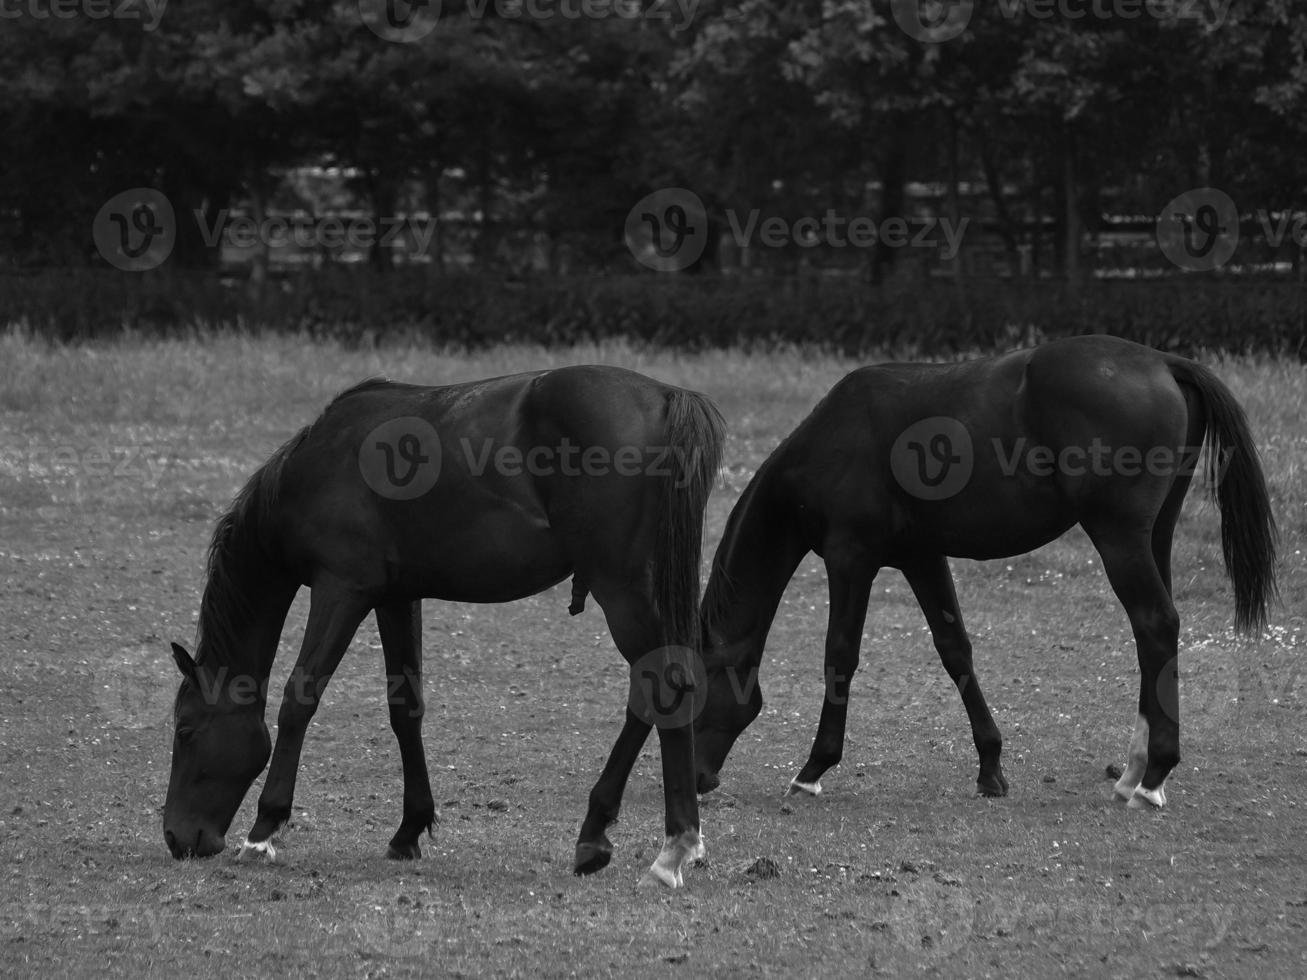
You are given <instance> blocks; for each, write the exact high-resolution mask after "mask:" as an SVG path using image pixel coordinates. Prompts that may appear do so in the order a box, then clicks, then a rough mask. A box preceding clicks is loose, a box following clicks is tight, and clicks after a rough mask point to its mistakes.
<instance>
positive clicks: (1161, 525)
mask: <svg viewBox="0 0 1307 980" xmlns="http://www.w3.org/2000/svg"><path fill="white" fill-rule="evenodd" d="M1197 438H1198V439H1201V434H1199V435H1198V436H1197ZM1190 480H1191V476H1190V474H1189V473H1188V472H1187V471H1186V472H1184V473H1182V474H1181V475H1179V476H1178V477H1177V478H1176V481H1175V483H1174V484H1173V485H1172V487H1171V490H1170V492H1169V493H1168V494H1167V496H1166V501H1165V502H1164V503H1163V504H1162V509H1161V511H1160V512H1159V513H1158V515H1157V520H1156V521H1155V522H1154V523H1153V532H1152V540H1151V545H1152V552H1153V563H1154V564H1155V565H1156V566H1157V574H1158V575H1159V576H1160V577H1161V579H1162V585H1163V586H1164V587H1165V589H1166V594H1167V595H1168V596H1170V597H1171V599H1172V603H1174V595H1175V593H1174V589H1173V587H1172V580H1171V546H1172V542H1173V541H1174V540H1175V527H1176V523H1177V522H1178V521H1179V519H1180V510H1181V508H1182V507H1183V505H1184V498H1185V493H1186V492H1187V491H1188V489H1189V483H1190ZM1177 646H1178V641H1177ZM1178 696H1179V688H1178V685H1177V688H1176V697H1177V698H1178ZM1172 703H1173V704H1175V705H1176V706H1177V707H1178V701H1176V702H1172ZM1147 707H1148V705H1147V698H1146V694H1145V690H1144V681H1143V677H1142V675H1141V676H1140V680H1139V704H1138V715H1137V717H1136V719H1135V728H1134V732H1133V733H1132V734H1131V736H1130V746H1129V748H1128V749H1127V750H1126V765H1125V770H1124V771H1123V772H1122V773H1121V776H1120V778H1119V779H1117V781H1116V783H1115V784H1114V785H1113V786H1112V793H1113V795H1114V796H1115V797H1116V798H1117V799H1119V800H1126V801H1133V800H1134V799H1135V790H1136V789H1137V788H1138V786H1139V784H1140V782H1142V780H1143V778H1144V771H1145V770H1146V769H1147V768H1148V717H1147V715H1146V711H1147ZM1176 720H1177V721H1178V720H1179V718H1178V717H1177V719H1176ZM1159 796H1160V799H1161V801H1162V803H1163V804H1165V801H1166V792H1165V790H1160V789H1159ZM1135 805H1136V806H1139V805H1141V804H1138V803H1137V804H1135Z"/></svg>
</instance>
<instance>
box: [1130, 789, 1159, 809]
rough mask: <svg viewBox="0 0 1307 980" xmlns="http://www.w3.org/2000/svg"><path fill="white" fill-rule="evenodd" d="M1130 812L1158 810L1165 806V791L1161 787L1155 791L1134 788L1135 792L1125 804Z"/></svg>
mask: <svg viewBox="0 0 1307 980" xmlns="http://www.w3.org/2000/svg"><path fill="white" fill-rule="evenodd" d="M1126 805H1127V806H1128V807H1130V809H1131V810H1160V809H1162V807H1164V806H1166V790H1165V789H1163V788H1162V787H1161V786H1159V787H1157V789H1144V788H1143V787H1142V786H1136V787H1135V792H1134V795H1133V796H1132V797H1130V802H1129V803H1127V804H1126Z"/></svg>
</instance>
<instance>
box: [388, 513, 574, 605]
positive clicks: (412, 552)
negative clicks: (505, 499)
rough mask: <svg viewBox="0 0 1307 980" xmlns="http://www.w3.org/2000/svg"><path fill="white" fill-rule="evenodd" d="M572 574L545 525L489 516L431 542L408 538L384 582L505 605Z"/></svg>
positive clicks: (558, 541)
mask: <svg viewBox="0 0 1307 980" xmlns="http://www.w3.org/2000/svg"><path fill="white" fill-rule="evenodd" d="M416 530H417V529H414V528H410V532H414V531H416ZM571 572H572V562H571V559H570V557H569V556H568V555H567V553H566V551H565V549H564V547H563V542H562V540H561V539H560V538H559V536H558V535H557V534H555V533H554V532H553V530H552V529H551V528H550V527H549V526H548V525H547V524H540V523H539V522H536V521H531V520H526V519H523V518H522V517H521V516H520V515H514V514H512V513H504V512H491V513H489V514H483V515H481V516H480V517H478V518H477V519H475V520H472V521H468V522H466V523H465V524H464V525H463V526H461V527H458V528H445V529H444V531H443V533H440V534H436V535H433V536H431V537H427V536H425V535H421V534H417V533H410V535H409V537H408V539H407V540H406V543H405V545H404V546H403V548H402V549H401V550H400V552H399V554H398V555H397V556H396V560H395V561H394V562H393V564H392V566H391V568H390V569H389V577H391V578H392V580H393V581H395V582H396V584H397V585H398V586H400V587H401V588H403V589H405V590H412V591H413V592H414V593H415V594H420V595H422V596H423V597H424V598H430V599H446V600H449V601H454V602H509V601H511V600H514V599H522V598H525V597H527V596H531V595H535V594H536V593H537V592H542V591H544V590H545V589H547V588H549V587H550V586H552V585H555V584H556V583H558V582H560V581H562V580H563V579H565V578H566V577H567V576H568V575H569V574H571Z"/></svg>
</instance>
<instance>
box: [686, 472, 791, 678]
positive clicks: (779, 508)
mask: <svg viewBox="0 0 1307 980" xmlns="http://www.w3.org/2000/svg"><path fill="white" fill-rule="evenodd" d="M770 462H771V461H770V460H769V461H768V462H767V463H764V464H763V466H762V467H760V468H759V470H758V472H757V473H756V474H755V475H754V478H753V479H752V480H751V481H750V482H749V485H748V486H747V487H745V489H744V493H743V494H741V495H740V500H739V502H738V503H737V504H736V505H735V509H734V510H732V511H731V516H730V518H729V519H728V520H727V522H726V531H725V533H724V534H723V535H722V540H721V544H719V545H718V547H717V554H716V555H715V556H714V557H713V564H712V572H711V575H710V576H709V579H708V586H707V588H706V589H705V590H704V601H703V609H704V637H705V645H706V647H707V651H706V652H709V653H717V654H719V655H722V656H724V658H725V659H726V661H727V662H728V663H732V664H735V665H738V666H751V665H755V664H757V662H758V661H759V660H760V659H761V657H762V649H763V645H764V644H765V643H766V640H767V634H768V633H769V632H770V630H771V625H772V621H773V620H774V619H775V618H776V610H777V608H778V607H779V606H780V601H781V596H782V595H784V593H785V587H786V586H787V585H788V584H789V581H790V579H791V578H792V577H793V576H794V570H795V569H796V568H798V566H799V562H800V561H802V560H803V556H804V555H806V554H807V553H808V551H809V550H810V549H809V548H808V547H807V545H805V544H804V543H803V539H802V536H801V534H800V531H799V527H798V524H797V522H796V520H795V512H794V508H793V507H792V506H791V505H790V504H789V503H788V502H787V501H786V500H785V498H784V495H783V494H782V492H781V489H780V487H779V486H778V483H777V479H776V468H775V467H774V466H771V465H769V464H770Z"/></svg>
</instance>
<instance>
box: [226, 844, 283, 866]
mask: <svg viewBox="0 0 1307 980" xmlns="http://www.w3.org/2000/svg"><path fill="white" fill-rule="evenodd" d="M247 858H264V859H265V860H267V862H268V863H269V864H272V863H274V862H275V861H276V860H277V849H276V848H275V847H273V846H272V841H271V839H269V840H261V841H258V842H254V841H251V840H250V839H249V838H248V837H247V838H246V839H245V843H244V844H242V845H241V852H240V854H239V855H237V857H236V860H237V861H244V860H246V859H247Z"/></svg>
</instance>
